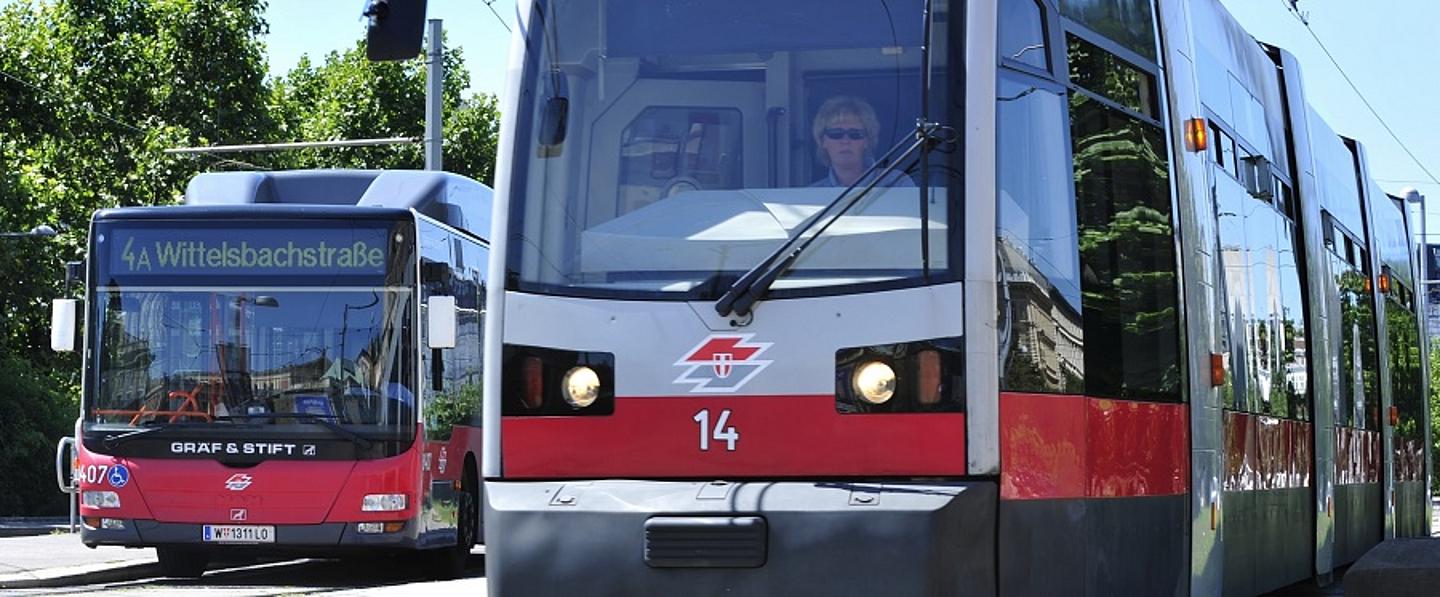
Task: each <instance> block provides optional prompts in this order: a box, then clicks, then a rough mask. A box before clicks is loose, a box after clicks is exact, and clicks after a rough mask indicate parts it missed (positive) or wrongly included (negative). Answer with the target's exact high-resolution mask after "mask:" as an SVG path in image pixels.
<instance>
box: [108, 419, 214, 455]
mask: <svg viewBox="0 0 1440 597" xmlns="http://www.w3.org/2000/svg"><path fill="white" fill-rule="evenodd" d="M145 424H146V425H153V426H147V427H145V428H144V429H136V430H134V431H126V432H125V433H121V434H119V435H107V436H105V439H104V440H103V443H104V444H105V447H106V448H110V449H114V448H115V447H116V446H119V445H120V444H123V443H125V442H128V441H130V440H132V439H135V438H137V437H140V436H142V435H150V434H152V433H158V432H161V431H165V430H167V429H173V428H175V427H194V426H195V425H196V423H194V422H190V423H158V422H155V421H147V422H146V423H145ZM203 424H204V423H201V425H203Z"/></svg>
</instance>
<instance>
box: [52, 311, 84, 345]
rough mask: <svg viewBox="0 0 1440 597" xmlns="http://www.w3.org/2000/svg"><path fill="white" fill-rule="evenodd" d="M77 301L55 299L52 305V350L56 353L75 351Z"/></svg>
mask: <svg viewBox="0 0 1440 597" xmlns="http://www.w3.org/2000/svg"><path fill="white" fill-rule="evenodd" d="M78 304H79V301H77V300H75V299H55V301H54V302H53V303H51V304H50V349H51V350H53V351H55V352H73V351H74V350H75V311H76V309H75V307H76V305H78Z"/></svg>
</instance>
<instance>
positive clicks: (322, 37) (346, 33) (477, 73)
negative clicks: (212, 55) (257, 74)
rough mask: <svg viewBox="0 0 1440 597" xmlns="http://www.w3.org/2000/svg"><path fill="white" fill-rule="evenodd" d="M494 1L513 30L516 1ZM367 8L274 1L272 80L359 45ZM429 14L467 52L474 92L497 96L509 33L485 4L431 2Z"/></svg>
mask: <svg viewBox="0 0 1440 597" xmlns="http://www.w3.org/2000/svg"><path fill="white" fill-rule="evenodd" d="M493 1H494V7H495V11H496V12H498V13H500V15H501V16H502V17H504V18H505V21H506V23H507V24H508V25H510V26H512V27H513V22H514V20H515V0H493ZM364 7H365V0H270V5H269V8H268V10H267V11H266V13H265V20H266V21H267V22H269V24H270V34H269V35H268V36H266V37H265V46H266V51H267V52H268V53H269V60H270V74H272V75H279V74H284V73H285V72H286V71H288V70H290V69H291V68H293V67H294V66H295V64H296V63H297V62H299V61H300V56H301V55H307V54H308V55H309V56H310V60H311V61H319V60H320V59H323V58H324V56H325V55H326V54H328V53H330V52H333V51H340V50H345V49H348V48H350V47H351V46H353V45H355V42H356V41H357V40H359V39H360V38H361V37H363V36H364V35H365V21H364V20H362V19H361V18H360V11H361V10H364ZM427 10H428V12H429V18H432V19H440V20H442V21H444V22H445V35H446V37H447V39H448V40H449V43H450V45H451V46H457V45H458V46H459V47H460V48H461V49H462V50H464V53H465V66H466V68H467V69H468V70H469V71H470V88H471V90H472V91H476V92H482V93H499V92H500V85H501V83H502V78H503V72H504V70H505V63H506V55H505V54H506V52H507V51H508V50H509V49H510V33H509V32H508V31H506V30H505V27H504V26H502V25H501V23H500V20H499V19H496V18H495V15H494V14H491V12H490V9H489V8H486V7H485V0H429V2H428V6H427Z"/></svg>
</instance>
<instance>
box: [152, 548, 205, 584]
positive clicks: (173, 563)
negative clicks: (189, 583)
mask: <svg viewBox="0 0 1440 597" xmlns="http://www.w3.org/2000/svg"><path fill="white" fill-rule="evenodd" d="M155 555H156V556H158V557H159V558H160V574H161V575H163V576H170V577H175V578H200V577H201V576H203V575H204V574H205V567H206V566H208V565H209V564H210V554H207V553H205V552H203V551H200V550H198V549H194V548H191V549H186V548H184V547H157V548H155Z"/></svg>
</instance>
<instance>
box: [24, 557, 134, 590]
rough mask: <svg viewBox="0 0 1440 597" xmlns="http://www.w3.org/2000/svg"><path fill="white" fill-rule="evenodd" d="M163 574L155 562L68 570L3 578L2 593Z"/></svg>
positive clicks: (68, 568)
mask: <svg viewBox="0 0 1440 597" xmlns="http://www.w3.org/2000/svg"><path fill="white" fill-rule="evenodd" d="M159 574H160V563H159V562H156V561H153V560H152V561H141V562H120V563H106V564H87V565H84V566H65V567H62V568H45V569H43V570H34V571H31V572H26V573H20V574H7V575H4V576H0V589H39V588H46V587H63V586H70V585H87V584H95V583H103V582H118V581H124V580H135V579H138V578H145V577H147V576H156V575H159Z"/></svg>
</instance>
